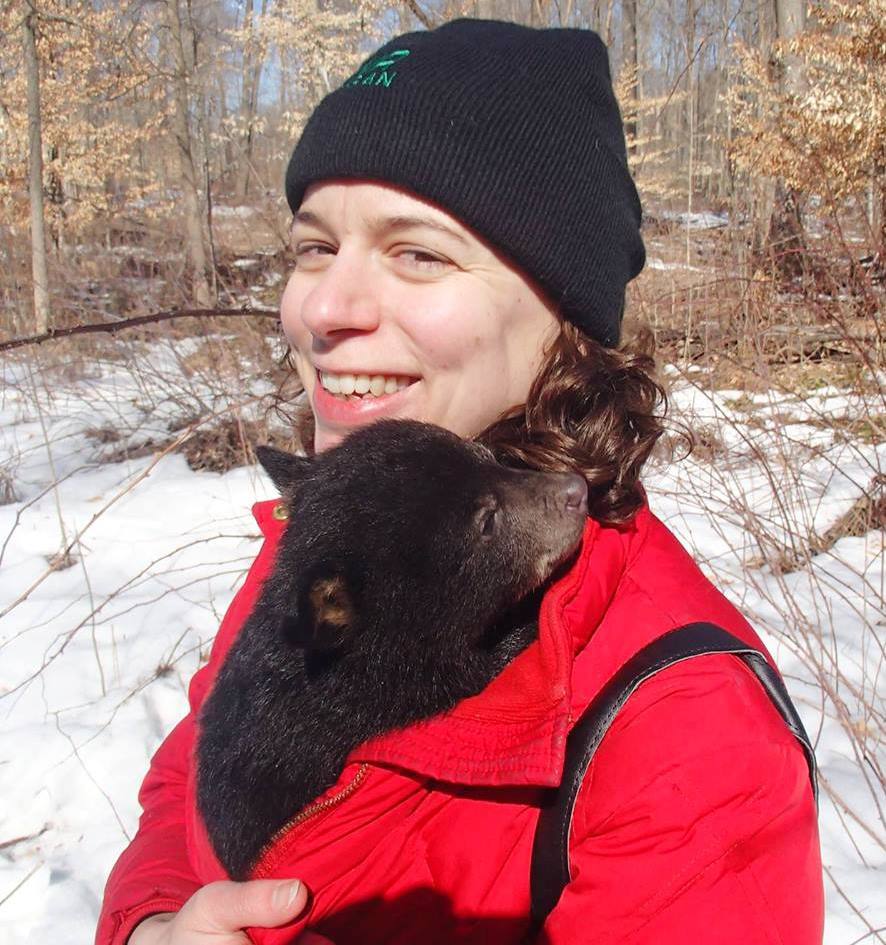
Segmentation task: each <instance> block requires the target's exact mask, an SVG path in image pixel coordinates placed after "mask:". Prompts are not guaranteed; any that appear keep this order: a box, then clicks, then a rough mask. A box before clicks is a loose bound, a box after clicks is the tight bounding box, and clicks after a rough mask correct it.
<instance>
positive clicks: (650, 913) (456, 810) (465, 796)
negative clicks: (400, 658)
mask: <svg viewBox="0 0 886 945" xmlns="http://www.w3.org/2000/svg"><path fill="white" fill-rule="evenodd" d="M273 507H274V503H273V502H265V503H259V504H258V505H256V506H255V509H254V512H255V515H256V519H257V520H258V523H259V525H260V526H261V528H262V530H263V532H264V534H265V536H266V541H265V544H264V546H263V548H262V550H261V552H260V554H259V556H258V558H257V560H256V562H255V564H254V565H253V567H252V569H251V571H250V573H249V577H248V578H247V581H246V584H245V585H244V587H243V588H242V590H241V591H240V592H239V593H238V595H237V597H236V598H235V600H234V602H233V603H232V605H231V607H230V609H229V611H228V613H227V615H226V617H225V619H224V621H223V623H222V626H221V629H220V630H219V633H218V637H217V639H216V642H215V646H214V648H213V653H212V656H211V658H210V662H209V665H208V666H207V667H205V668H204V669H201V670H200V671H199V672H198V673H197V674H196V675H195V677H194V679H193V682H192V683H191V687H190V702H191V710H192V711H191V714H190V715H188V716H187V717H186V718H185V719H184V720H183V721H182V722H181V723H179V725H178V726H177V727H176V728H175V729H174V731H173V732H172V734H171V735H170V736H169V737H168V738H167V739H166V741H165V742H164V743H163V745H162V746H161V747H160V749H159V750H158V751H157V754H156V755H155V756H154V759H153V761H152V764H151V769H150V772H149V773H148V776H147V778H146V779H145V782H144V784H143V786H142V790H141V793H140V795H139V797H140V801H141V804H142V806H143V808H144V813H143V815H142V818H141V822H140V826H139V830H138V834H137V835H136V837H135V839H134V840H133V842H132V843H131V844H130V846H129V847H128V848H127V849H126V850H125V851H124V853H123V854H122V856H121V857H120V859H119V861H118V862H117V865H116V866H115V868H114V870H113V872H112V873H111V876H110V878H109V880H108V884H107V889H106V892H105V901H104V908H103V911H102V915H101V919H100V923H99V928H98V933H97V937H96V943H97V945H123V943H124V942H125V940H126V938H127V936H128V935H129V933H130V932H131V931H132V929H133V928H134V926H135V925H136V924H137V923H138V922H139V921H140V920H141V919H143V918H144V917H145V916H147V915H148V914H150V913H152V912H167V911H173V910H176V909H178V908H179V907H180V906H181V905H182V904H183V903H184V902H185V900H186V899H188V897H189V896H190V895H191V894H192V893H193V892H195V890H197V888H198V887H200V886H201V885H202V884H204V883H208V882H211V881H213V880H217V879H225V878H227V876H226V874H225V872H224V870H223V869H222V867H221V866H220V865H219V863H218V861H217V860H216V858H215V856H214V855H213V852H212V850H211V848H210V846H209V843H208V841H207V838H206V835H205V833H204V831H203V829H202V825H201V823H200V820H199V817H198V815H197V812H196V807H195V803H194V767H193V764H192V749H193V745H194V728H195V723H194V716H195V715H196V713H197V711H198V710H199V708H200V705H201V704H202V702H203V700H204V698H205V696H206V693H207V690H208V689H209V687H210V685H211V684H212V679H213V677H214V675H215V673H216V672H217V670H218V667H219V665H220V663H221V662H222V660H223V658H224V655H225V653H226V651H227V650H228V648H229V647H230V645H231V641H232V640H233V638H234V637H235V636H236V634H237V632H238V630H239V628H240V627H241V625H242V624H243V622H244V620H245V618H246V617H247V615H248V613H249V611H250V609H251V607H252V606H253V604H254V602H255V600H256V597H257V594H258V592H259V589H260V585H261V582H262V580H263V578H264V577H265V575H267V573H268V572H269V569H270V567H271V565H272V562H273V556H274V551H275V548H276V544H277V540H278V538H279V534H280V532H281V530H282V527H283V526H282V523H281V522H279V521H277V520H275V517H274V512H273ZM294 527H297V526H294ZM696 620H709V621H712V622H714V623H717V624H720V625H721V626H723V627H725V628H726V629H727V630H730V631H731V632H732V633H734V634H736V635H737V636H739V637H741V638H742V639H744V640H745V641H747V642H749V643H751V644H753V645H754V646H756V647H761V644H760V641H759V639H758V638H757V636H756V635H755V633H754V632H753V630H752V629H751V628H750V627H749V626H748V624H747V623H746V622H745V620H744V619H743V618H742V617H741V616H740V615H739V613H738V612H737V611H736V610H735V608H734V607H732V606H731V605H730V604H729V603H728V602H727V601H726V599H725V598H724V597H723V596H722V595H721V594H720V593H719V592H718V591H716V590H715V589H714V587H713V586H712V585H711V584H710V583H709V582H708V581H707V579H706V578H705V577H704V576H703V575H702V574H701V572H700V571H699V570H698V568H697V567H696V566H695V564H694V563H693V562H692V560H691V558H690V557H689V556H688V555H687V553H686V552H685V551H684V550H683V548H682V547H681V546H680V545H679V544H678V542H677V541H676V540H675V539H674V537H673V536H672V535H671V534H670V533H669V532H668V530H667V529H666V528H665V527H664V526H663V525H662V524H661V523H660V522H659V521H658V520H657V519H656V518H655V517H654V516H653V515H652V514H651V513H650V512H649V510H648V509H646V508H644V509H643V510H642V511H641V512H640V513H639V514H638V515H637V516H636V518H635V520H634V521H633V523H632V524H631V525H630V526H628V527H624V528H618V529H616V528H603V527H601V526H600V525H598V524H597V523H596V522H594V521H591V520H589V522H588V524H587V528H586V530H585V535H584V539H583V545H582V550H581V554H580V556H579V558H578V560H577V561H576V563H575V565H574V566H573V567H572V569H571V570H570V572H569V573H568V574H567V575H566V576H565V577H563V578H562V579H561V580H560V581H558V582H557V583H556V584H555V585H554V586H552V587H551V588H550V590H549V592H548V593H547V594H546V595H545V598H544V602H543V604H542V609H541V614H540V617H539V639H538V641H537V642H536V643H534V644H532V645H531V646H530V647H529V648H528V649H527V650H525V651H524V652H523V653H521V654H520V655H519V656H518V657H517V658H516V659H515V660H514V661H513V662H512V663H511V664H510V665H509V666H508V667H507V668H506V669H505V670H504V672H503V673H502V674H501V675H500V676H499V677H497V678H496V679H495V680H493V682H492V683H491V684H490V685H489V686H488V687H487V688H486V689H485V690H484V691H483V692H482V693H480V694H479V695H477V696H475V697H473V698H470V699H467V700H465V701H464V702H462V703H460V704H459V705H457V706H456V707H455V708H454V709H453V710H452V711H451V712H449V713H447V714H445V715H443V716H440V717H437V718H434V719H432V720H430V721H428V722H425V723H419V724H415V725H412V726H410V727H409V728H407V729H405V730H402V731H399V732H392V733H390V734H388V735H385V736H383V737H381V738H378V739H375V740H374V741H372V742H369V743H366V744H364V745H361V746H360V747H358V748H357V749H355V750H354V751H353V752H352V754H351V755H350V756H349V758H348V761H347V763H346V765H345V768H344V770H343V771H342V774H341V777H340V778H339V780H338V783H337V784H336V785H334V786H333V787H332V788H330V790H329V791H328V792H327V793H326V794H325V795H323V797H322V799H321V801H320V802H319V803H316V804H312V805H311V806H309V807H308V808H307V809H306V810H305V811H303V812H301V814H300V815H299V816H298V817H297V818H296V820H295V822H294V823H293V824H292V825H291V826H290V827H289V828H288V829H287V830H286V831H284V832H283V833H282V835H280V836H278V837H277V839H276V840H275V842H274V843H273V844H272V845H271V846H270V848H269V849H267V850H266V851H265V852H264V854H263V855H262V857H261V859H260V862H259V863H258V865H257V867H256V869H255V871H254V875H255V876H256V877H272V878H287V877H298V878H300V879H303V880H305V882H306V883H307V884H308V886H309V888H310V889H311V890H312V892H313V894H314V898H313V905H312V908H311V910H310V912H309V914H308V915H307V916H303V917H301V918H300V920H299V921H298V922H295V923H293V924H292V925H290V926H285V927H281V928H278V929H251V930H250V936H251V937H252V939H253V940H254V941H255V942H256V943H260V945H283V943H288V942H292V941H293V940H294V939H295V938H296V937H297V934H298V933H299V932H300V931H301V930H302V929H304V928H305V927H310V928H314V929H316V930H317V931H319V932H321V933H322V934H324V935H327V936H328V937H330V938H331V939H332V940H333V941H334V942H335V943H336V945H348V943H351V942H354V943H357V942H359V943H360V945H374V943H379V945H381V943H385V945H407V943H408V945H433V943H440V945H444V943H454V942H464V943H467V942H471V943H478V945H479V943H489V945H499V943H500V945H509V943H517V942H518V941H519V940H520V939H521V937H522V935H523V934H524V933H525V930H526V923H527V916H528V912H529V862H530V852H531V848H532V840H533V834H534V830H535V825H536V821H537V818H538V808H537V806H536V805H537V802H538V799H539V794H540V789H541V788H544V787H548V786H552V785H556V784H558V783H559V780H560V775H561V770H562V764H563V750H564V743H565V739H566V735H567V733H568V731H569V728H570V725H571V724H572V723H573V722H574V721H575V720H576V719H577V717H578V716H579V715H580V714H581V712H582V710H583V709H584V707H585V706H586V705H587V704H588V703H589V701H590V700H591V698H592V697H593V696H594V695H595V694H596V693H597V692H598V691H599V690H600V688H601V687H602V686H603V684H604V683H605V682H606V681H607V680H608V679H610V678H611V677H612V675H613V674H614V673H615V672H616V670H617V669H618V668H619V667H621V666H622V665H623V664H624V663H625V662H626V661H627V660H628V659H629V658H630V657H631V656H632V655H633V654H634V653H635V652H636V651H637V650H639V649H640V648H641V647H642V646H644V645H645V644H646V643H648V642H650V641H651V640H653V639H654V638H656V637H658V636H660V635H661V634H663V633H665V632H666V631H668V630H670V629H672V628H674V627H677V626H680V625H682V624H686V623H690V622H692V621H696ZM570 843H571V847H570V849H571V864H572V877H573V878H572V881H571V883H570V884H569V885H568V887H567V888H566V890H565V892H564V894H563V897H562V898H561V900H560V902H559V904H558V905H557V907H556V908H555V909H554V911H553V912H552V913H551V915H550V916H549V918H548V921H547V923H546V925H545V927H544V930H543V932H542V934H541V937H540V939H539V940H540V941H544V942H546V943H550V945H572V943H578V942H581V943H591V942H593V943H601V945H602V943H614V942H623V943H631V945H646V943H649V945H667V943H672V942H673V943H678V942H679V943H681V945H682V943H685V942H716V943H722V945H732V943H734V945H754V943H772V945H776V943H778V945H792V943H796V945H801V943H802V945H813V943H819V942H821V939H822V923H823V894H822V883H821V861H820V854H819V845H818V833H817V827H816V813H815V806H814V801H813V797H812V791H811V788H810V784H809V775H808V772H807V767H806V761H805V759H804V756H803V752H802V750H801V748H800V746H799V744H798V743H797V742H796V740H795V739H794V737H793V736H792V735H791V734H790V732H789V731H788V729H787V727H786V726H785V724H784V722H783V721H782V719H781V717H780V716H779V715H778V713H777V711H776V710H775V709H774V708H773V706H772V705H771V704H770V702H769V700H768V698H767V697H766V695H765V694H764V692H763V689H762V687H761V686H760V684H759V682H758V681H757V680H756V679H755V678H754V677H753V675H752V674H751V673H750V671H749V670H748V669H746V667H745V666H744V665H743V664H742V663H741V662H740V661H739V660H737V659H736V658H734V657H732V656H728V655H708V656H702V657H697V658H695V659H692V660H689V661H687V662H684V663H681V664H678V665H676V666H674V667H671V668H670V669H667V670H665V671H663V672H662V673H660V674H659V675H658V676H656V677H654V678H653V679H651V680H650V681H648V682H647V683H645V684H644V685H643V686H641V688H640V689H639V690H638V691H637V692H636V693H634V695H632V696H631V698H630V699H629V700H628V702H627V704H626V706H625V708H624V709H623V710H622V712H621V713H620V715H619V716H618V718H617V720H616V721H615V723H614V724H613V726H612V728H611V729H610V731H609V733H608V734H607V736H606V738H605V739H604V741H603V744H602V746H601V747H600V749H599V751H598V753H597V755H596V757H595V759H594V761H593V763H592V765H591V767H590V769H589V771H588V774H587V776H586V778H585V780H584V782H583V787H582V790H581V792H580V794H579V798H578V802H577V804H576V812H575V818H574V822H573V832H572V836H571V841H570Z"/></svg>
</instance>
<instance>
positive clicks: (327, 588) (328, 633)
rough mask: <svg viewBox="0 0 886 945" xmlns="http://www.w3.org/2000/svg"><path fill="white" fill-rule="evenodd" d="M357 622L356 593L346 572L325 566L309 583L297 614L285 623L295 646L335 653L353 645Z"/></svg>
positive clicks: (284, 629) (287, 637)
mask: <svg viewBox="0 0 886 945" xmlns="http://www.w3.org/2000/svg"><path fill="white" fill-rule="evenodd" d="M356 622H357V610H356V606H355V604H354V595H353V593H352V592H351V588H350V587H349V585H348V581H347V579H346V577H345V575H344V573H343V572H342V571H340V570H338V569H324V570H323V571H322V572H320V573H317V574H316V576H315V577H313V578H312V579H311V580H309V581H308V582H307V583H306V586H305V588H304V590H303V591H302V594H301V597H300V600H299V607H298V616H297V617H294V618H291V619H289V620H287V621H285V622H284V625H283V633H284V635H285V637H286V639H287V640H288V641H289V642H290V643H291V644H292V645H293V646H297V647H300V648H303V649H305V650H308V651H313V652H315V653H323V654H327V655H330V656H332V655H334V654H340V653H342V652H343V651H344V650H346V649H348V648H349V647H350V644H351V641H352V639H353V636H354V632H355V627H356Z"/></svg>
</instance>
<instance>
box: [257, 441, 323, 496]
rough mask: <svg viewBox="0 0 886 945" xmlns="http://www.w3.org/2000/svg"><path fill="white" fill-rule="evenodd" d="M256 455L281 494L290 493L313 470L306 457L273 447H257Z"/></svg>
mask: <svg viewBox="0 0 886 945" xmlns="http://www.w3.org/2000/svg"><path fill="white" fill-rule="evenodd" d="M255 455H256V456H257V457H258V461H259V462H260V463H261V464H262V466H263V468H264V470H265V472H266V473H267V474H268V475H269V476H270V477H271V480H272V481H273V483H274V485H275V486H276V487H277V488H278V489H279V490H280V492H281V494H283V493H286V492H289V491H290V490H291V489H292V487H293V486H294V485H295V483H297V482H298V481H299V480H300V479H302V478H303V477H304V476H305V474H306V473H307V471H308V470H309V469H310V468H311V460H310V459H308V458H307V457H306V456H296V455H295V454H293V453H286V452H284V451H283V450H278V449H275V448H274V447H273V446H257V447H256V448H255Z"/></svg>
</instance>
